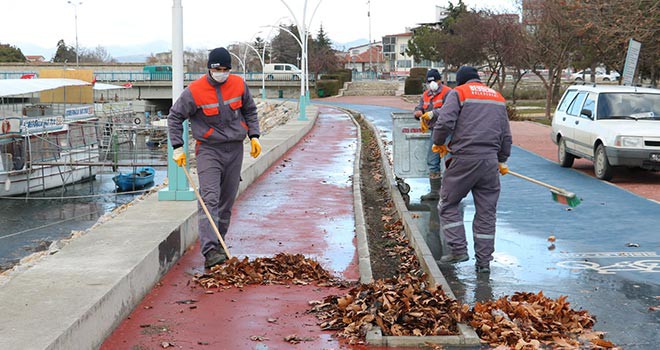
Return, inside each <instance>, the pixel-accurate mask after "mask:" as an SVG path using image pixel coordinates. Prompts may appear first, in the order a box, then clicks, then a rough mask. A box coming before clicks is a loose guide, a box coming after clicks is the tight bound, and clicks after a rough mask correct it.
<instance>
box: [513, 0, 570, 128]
mask: <svg viewBox="0 0 660 350" xmlns="http://www.w3.org/2000/svg"><path fill="white" fill-rule="evenodd" d="M536 5H537V6H538V8H537V9H536V11H534V12H532V13H531V15H530V18H527V19H526V21H527V24H528V27H527V29H528V30H529V31H528V32H527V34H526V35H527V37H528V38H527V42H528V50H529V51H530V57H529V60H530V63H531V62H538V63H540V64H535V65H534V66H532V67H530V68H531V71H532V73H534V74H536V75H537V76H538V77H539V78H540V79H541V81H542V82H543V86H544V87H545V90H546V105H545V116H546V118H550V112H551V109H552V106H553V105H554V104H555V103H556V101H557V100H558V99H559V87H560V86H561V72H562V70H563V69H564V68H566V67H568V63H569V60H570V57H571V53H572V52H574V51H575V49H576V47H577V44H578V40H577V39H578V37H579V31H578V29H580V28H579V26H578V25H577V24H576V23H575V21H574V20H573V19H572V18H570V17H569V16H568V15H567V14H569V13H571V11H575V8H576V6H577V5H576V4H572V3H568V2H567V1H564V0H545V1H540V2H538V3H536ZM542 69H544V70H545V72H544V71H542Z"/></svg>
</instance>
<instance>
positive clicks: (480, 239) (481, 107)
mask: <svg viewBox="0 0 660 350" xmlns="http://www.w3.org/2000/svg"><path fill="white" fill-rule="evenodd" d="M456 83H457V86H456V87H455V88H454V90H452V91H451V92H450V93H449V94H448V95H447V100H446V103H445V104H444V105H443V106H442V108H440V109H439V110H436V111H435V112H434V113H436V116H437V118H438V120H437V122H436V124H435V127H434V129H433V143H434V145H433V148H434V150H435V151H437V152H438V153H440V154H441V155H445V154H447V153H448V152H451V153H452V156H453V158H452V161H451V163H450V164H449V167H448V168H447V170H446V171H445V174H444V177H443V179H442V189H441V190H440V202H439V203H438V212H439V215H440V234H441V235H443V236H444V238H445V241H446V242H447V245H448V247H449V249H450V250H451V251H450V252H444V254H443V256H442V257H441V259H440V262H441V263H450V264H453V263H458V262H462V261H467V260H468V259H469V256H468V251H467V240H466V238H465V227H464V226H463V215H462V214H461V211H460V203H461V201H462V200H463V198H465V197H466V196H467V194H468V193H469V192H472V197H473V198H474V207H475V211H476V213H475V215H474V220H473V221H472V233H473V235H474V251H475V257H476V264H475V267H476V271H477V272H478V273H490V261H491V260H493V252H494V251H495V220H496V214H497V201H498V199H499V196H500V178H499V176H500V174H501V175H505V174H506V173H507V172H508V171H509V168H508V167H507V165H506V161H507V159H508V158H509V155H510V154H511V143H512V138H511V129H510V126H509V118H508V114H507V111H506V101H505V100H504V97H502V95H501V94H500V93H499V92H497V91H495V90H493V89H491V88H489V87H488V86H486V85H484V84H483V83H482V82H481V80H480V78H479V74H478V72H477V70H476V69H475V68H474V67H468V66H463V67H461V68H459V70H458V72H457V73H456ZM450 136H451V144H450V145H449V146H447V144H446V142H447V139H448V138H449V137H450ZM498 172H499V173H498Z"/></svg>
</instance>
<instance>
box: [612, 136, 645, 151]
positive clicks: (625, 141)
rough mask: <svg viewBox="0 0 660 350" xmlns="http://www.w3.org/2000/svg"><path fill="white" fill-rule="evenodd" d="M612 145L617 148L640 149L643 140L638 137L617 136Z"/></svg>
mask: <svg viewBox="0 0 660 350" xmlns="http://www.w3.org/2000/svg"><path fill="white" fill-rule="evenodd" d="M614 144H615V145H616V146H617V147H624V148H642V146H643V145H644V139H642V138H641V137H639V136H617V137H616V141H615V143H614Z"/></svg>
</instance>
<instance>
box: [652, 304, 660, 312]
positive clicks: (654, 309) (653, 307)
mask: <svg viewBox="0 0 660 350" xmlns="http://www.w3.org/2000/svg"><path fill="white" fill-rule="evenodd" d="M658 310H660V305H658V306H651V307H649V311H658Z"/></svg>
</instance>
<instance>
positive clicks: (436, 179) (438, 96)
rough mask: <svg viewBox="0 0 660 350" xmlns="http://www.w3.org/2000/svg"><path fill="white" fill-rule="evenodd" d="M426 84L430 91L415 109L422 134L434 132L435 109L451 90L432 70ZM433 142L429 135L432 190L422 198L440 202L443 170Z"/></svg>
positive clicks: (424, 94) (428, 160)
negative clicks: (434, 150) (433, 147)
mask: <svg viewBox="0 0 660 350" xmlns="http://www.w3.org/2000/svg"><path fill="white" fill-rule="evenodd" d="M426 84H427V86H428V89H427V90H426V91H424V93H423V94H422V97H420V98H419V104H418V105H417V106H416V107H415V112H414V114H415V119H417V120H419V122H420V127H421V129H422V132H427V131H428V130H433V126H434V125H435V121H436V119H437V118H436V117H434V116H433V113H431V112H432V111H433V110H434V109H437V108H440V107H442V104H443V103H444V102H445V98H446V97H447V93H448V92H449V91H451V88H449V87H448V86H446V85H444V84H443V83H442V80H441V78H440V72H438V70H437V69H435V68H432V69H430V70H429V71H428V72H427V73H426ZM432 146H433V142H432V140H431V137H430V135H429V141H428V152H427V154H426V164H427V165H428V167H429V184H430V185H431V190H430V191H429V193H427V194H425V195H422V196H421V197H420V199H421V200H423V201H431V200H436V201H437V200H438V198H440V185H441V183H442V168H441V164H440V157H439V156H438V153H435V152H433V151H432V149H431V148H432Z"/></svg>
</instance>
